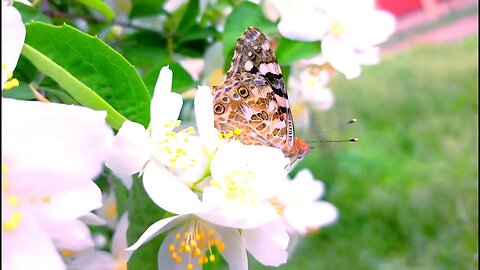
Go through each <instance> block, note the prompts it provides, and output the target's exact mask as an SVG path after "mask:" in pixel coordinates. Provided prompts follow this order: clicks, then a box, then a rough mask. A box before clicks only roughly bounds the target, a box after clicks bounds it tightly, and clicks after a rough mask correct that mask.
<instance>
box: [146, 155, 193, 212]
mask: <svg viewBox="0 0 480 270" xmlns="http://www.w3.org/2000/svg"><path fill="white" fill-rule="evenodd" d="M143 186H144V187H145V191H146V192H147V193H148V195H149V196H150V198H151V199H152V200H153V201H154V202H155V203H156V204H157V205H158V206H160V207H161V208H163V209H165V210H166V211H168V212H171V213H175V214H188V213H194V212H197V211H199V210H200V205H201V202H200V200H199V199H198V196H197V195H196V194H195V193H194V192H193V191H191V190H190V188H188V187H187V186H186V185H185V184H184V183H183V182H182V181H180V180H179V179H178V178H177V177H176V176H175V175H173V174H172V173H171V172H170V171H169V170H167V169H164V168H163V167H162V165H160V164H158V163H157V162H155V161H151V162H149V163H148V164H147V166H146V168H145V170H144V173H143Z"/></svg>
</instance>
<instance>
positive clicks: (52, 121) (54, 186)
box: [2, 98, 113, 193]
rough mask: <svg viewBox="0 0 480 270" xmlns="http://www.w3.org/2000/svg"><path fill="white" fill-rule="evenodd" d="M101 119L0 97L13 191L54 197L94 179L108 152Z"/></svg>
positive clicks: (83, 111) (80, 110)
mask: <svg viewBox="0 0 480 270" xmlns="http://www.w3.org/2000/svg"><path fill="white" fill-rule="evenodd" d="M105 117H106V112H105V111H94V110H91V109H88V108H85V107H80V106H75V105H64V104H55V103H48V104H46V103H41V102H36V101H19V100H13V99H7V98H2V130H3V131H4V132H2V146H3V149H2V158H3V162H4V163H5V164H6V165H7V166H8V168H9V170H8V171H9V177H10V179H15V188H16V189H17V191H18V190H31V189H32V186H34V187H35V188H37V187H38V188H44V189H45V190H48V191H49V192H51V193H53V192H55V191H56V190H60V191H61V190H63V189H65V188H69V187H70V186H72V185H75V184H77V183H81V182H85V181H91V179H93V178H95V177H96V176H97V175H98V174H99V173H100V172H101V171H102V168H103V162H104V161H105V159H106V157H107V156H108V155H109V154H110V150H111V148H112V139H113V132H112V130H111V128H110V127H109V126H108V125H107V124H106V122H105ZM92 146H95V147H92ZM38 179H42V181H41V182H39V181H38ZM65 179H68V181H65ZM38 183H41V184H40V185H39V184H38Z"/></svg>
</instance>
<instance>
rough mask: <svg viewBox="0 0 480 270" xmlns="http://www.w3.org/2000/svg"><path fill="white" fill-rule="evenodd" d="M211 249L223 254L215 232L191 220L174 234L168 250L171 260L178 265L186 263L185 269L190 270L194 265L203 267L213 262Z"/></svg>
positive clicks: (219, 240)
mask: <svg viewBox="0 0 480 270" xmlns="http://www.w3.org/2000/svg"><path fill="white" fill-rule="evenodd" d="M213 247H215V248H216V249H217V250H218V251H219V252H223V250H224V249H225V244H224V243H223V242H222V240H221V239H220V237H219V236H218V235H217V234H216V232H215V230H213V229H211V228H209V227H207V226H205V225H204V224H202V223H200V222H198V220H193V221H191V222H188V223H187V224H185V225H184V227H183V228H181V229H180V230H179V231H178V232H177V233H176V235H175V238H174V239H173V240H172V242H171V243H170V244H169V245H168V250H169V251H170V254H171V258H172V260H174V261H176V262H177V263H179V264H182V263H186V265H187V267H186V269H187V270H192V269H193V264H194V263H196V264H198V265H203V264H206V263H209V262H213V261H215V255H214V254H213V250H212V248H213Z"/></svg>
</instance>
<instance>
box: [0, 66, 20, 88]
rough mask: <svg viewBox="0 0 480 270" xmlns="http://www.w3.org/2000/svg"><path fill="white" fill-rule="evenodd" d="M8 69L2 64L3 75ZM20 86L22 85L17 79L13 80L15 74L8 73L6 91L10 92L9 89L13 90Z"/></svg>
mask: <svg viewBox="0 0 480 270" xmlns="http://www.w3.org/2000/svg"><path fill="white" fill-rule="evenodd" d="M6 69H7V65H5V64H2V73H3V71H4V70H6ZM19 85H20V83H19V82H18V80H17V79H15V78H13V73H12V72H8V73H7V81H6V82H5V86H4V88H5V89H6V90H8V89H12V88H13V87H16V86H19Z"/></svg>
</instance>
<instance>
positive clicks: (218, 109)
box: [213, 104, 225, 114]
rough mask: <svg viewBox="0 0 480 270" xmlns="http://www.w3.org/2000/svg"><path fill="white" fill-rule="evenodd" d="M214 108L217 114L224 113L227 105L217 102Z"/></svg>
mask: <svg viewBox="0 0 480 270" xmlns="http://www.w3.org/2000/svg"><path fill="white" fill-rule="evenodd" d="M213 110H214V111H215V113H216V114H222V113H223V112H225V107H224V106H223V105H222V104H217V105H215V107H214V108H213Z"/></svg>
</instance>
